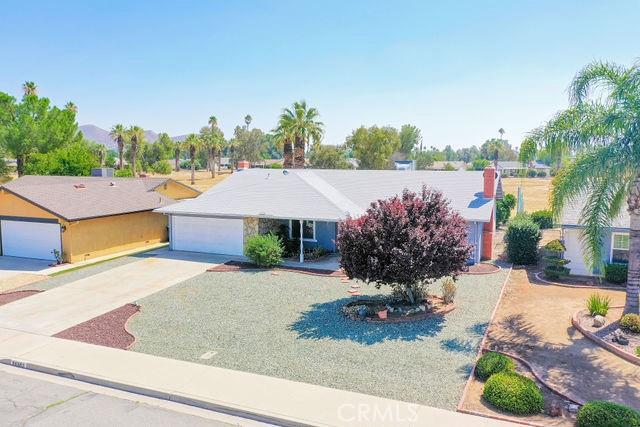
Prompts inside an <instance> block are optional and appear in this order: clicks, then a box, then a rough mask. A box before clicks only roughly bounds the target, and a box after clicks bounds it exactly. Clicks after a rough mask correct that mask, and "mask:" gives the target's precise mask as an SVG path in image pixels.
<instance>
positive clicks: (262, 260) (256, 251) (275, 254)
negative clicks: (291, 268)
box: [245, 233, 284, 267]
mask: <svg viewBox="0 0 640 427" xmlns="http://www.w3.org/2000/svg"><path fill="white" fill-rule="evenodd" d="M283 250H284V249H283V247H282V242H281V241H280V238H279V237H278V236H276V235H275V234H272V233H268V234H258V235H256V236H252V237H249V239H247V246H246V247H245V254H246V255H247V257H249V259H250V260H251V261H253V262H254V263H256V264H258V265H259V266H261V267H273V266H274V265H278V264H281V263H282V252H283Z"/></svg>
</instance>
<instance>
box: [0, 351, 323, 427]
mask: <svg viewBox="0 0 640 427" xmlns="http://www.w3.org/2000/svg"><path fill="white" fill-rule="evenodd" d="M0 363H2V364H4V365H9V366H13V367H16V368H21V369H27V370H31V371H35V372H40V373H44V374H49V375H55V376H58V377H63V378H68V379H72V380H76V381H82V382H85V383H89V384H94V385H98V386H102V387H107V388H112V389H116V390H121V391H126V392H129V393H134V394H140V395H143V396H147V397H152V398H155V399H161V400H167V401H170V402H176V403H181V404H183V405H188V406H194V407H197V408H201V409H206V410H209V411H214V412H219V413H221V414H226V415H231V416H234V417H239V418H245V419H250V420H253V421H258V422H262V423H268V424H274V425H278V426H284V427H289V426H291V427H298V426H310V425H311V424H306V423H304V422H301V421H297V420H290V419H286V418H281V417H278V416H276V415H267V414H261V413H257V412H253V411H250V410H248V409H242V408H233V407H229V406H227V405H223V404H217V403H214V402H208V401H206V400H202V399H197V398H195V397H189V396H185V395H180V394H174V393H170V392H165V391H158V390H153V389H149V388H145V387H140V386H136V385H132V384H125V383H121V382H117V381H110V380H107V379H104V378H98V377H93V376H90V375H85V374H79V373H74V372H71V371H60V370H57V369H55V368H49V367H47V366H42V365H38V364H33V363H30V362H25V361H22V360H17V359H0Z"/></svg>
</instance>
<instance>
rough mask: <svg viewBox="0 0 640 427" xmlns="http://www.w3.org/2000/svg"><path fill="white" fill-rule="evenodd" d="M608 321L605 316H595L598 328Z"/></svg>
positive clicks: (594, 322) (595, 325)
mask: <svg viewBox="0 0 640 427" xmlns="http://www.w3.org/2000/svg"><path fill="white" fill-rule="evenodd" d="M605 323H606V321H605V319H604V316H600V315H597V316H595V317H594V318H593V326H594V327H596V328H601V327H603V326H604V324H605Z"/></svg>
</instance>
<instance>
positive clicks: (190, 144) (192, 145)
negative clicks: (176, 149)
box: [182, 133, 202, 185]
mask: <svg viewBox="0 0 640 427" xmlns="http://www.w3.org/2000/svg"><path fill="white" fill-rule="evenodd" d="M201 146H202V140H201V139H200V137H199V136H198V135H196V134H195V133H192V134H190V135H189V136H187V139H185V140H184V141H183V142H182V148H183V149H184V151H186V152H187V153H189V162H190V163H191V185H194V184H195V183H196V156H197V155H198V151H199V150H200V147H201Z"/></svg>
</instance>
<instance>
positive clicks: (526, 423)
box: [458, 409, 546, 427]
mask: <svg viewBox="0 0 640 427" xmlns="http://www.w3.org/2000/svg"><path fill="white" fill-rule="evenodd" d="M458 412H461V413H463V414H468V415H474V416H476V417H483V418H491V419H494V420H498V421H505V422H509V423H514V424H520V425H523V426H532V427H546V426H545V425H544V424H536V423H532V422H530V421H525V420H521V419H519V418H511V417H507V416H503V415H493V414H485V413H484V412H479V411H472V410H470V409H458Z"/></svg>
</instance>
